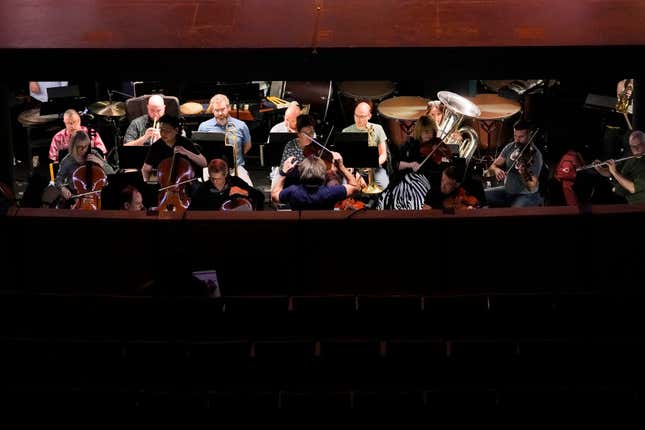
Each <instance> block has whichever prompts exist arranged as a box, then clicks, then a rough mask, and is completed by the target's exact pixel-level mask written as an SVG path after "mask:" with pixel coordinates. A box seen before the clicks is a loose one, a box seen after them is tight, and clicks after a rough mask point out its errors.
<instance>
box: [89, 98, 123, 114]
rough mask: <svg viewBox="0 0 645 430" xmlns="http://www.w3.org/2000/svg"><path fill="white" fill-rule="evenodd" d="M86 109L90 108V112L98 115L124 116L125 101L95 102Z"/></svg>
mask: <svg viewBox="0 0 645 430" xmlns="http://www.w3.org/2000/svg"><path fill="white" fill-rule="evenodd" d="M88 109H89V110H90V112H92V113H94V114H96V115H100V116H109V117H121V116H125V103H123V102H108V101H102V102H96V103H92V104H91V105H89V106H88Z"/></svg>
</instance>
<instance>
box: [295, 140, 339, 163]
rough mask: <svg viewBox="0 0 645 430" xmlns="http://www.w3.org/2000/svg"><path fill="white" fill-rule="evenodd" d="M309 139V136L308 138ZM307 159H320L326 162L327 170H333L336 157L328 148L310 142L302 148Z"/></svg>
mask: <svg viewBox="0 0 645 430" xmlns="http://www.w3.org/2000/svg"><path fill="white" fill-rule="evenodd" d="M307 137H309V136H307ZM302 153H303V154H304V156H305V158H309V157H318V158H320V159H321V160H323V161H324V162H325V166H326V168H327V170H331V169H332V166H333V165H334V156H333V155H332V153H331V152H329V150H328V149H327V148H326V147H323V146H318V145H317V144H316V143H314V142H312V141H311V140H310V141H309V144H307V146H305V147H304V148H302Z"/></svg>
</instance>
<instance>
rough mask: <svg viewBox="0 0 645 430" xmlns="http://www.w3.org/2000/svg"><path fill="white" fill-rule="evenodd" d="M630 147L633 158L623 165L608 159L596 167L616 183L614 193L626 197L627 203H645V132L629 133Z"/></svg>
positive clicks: (635, 131)
mask: <svg viewBox="0 0 645 430" xmlns="http://www.w3.org/2000/svg"><path fill="white" fill-rule="evenodd" d="M629 149H630V150H631V152H632V155H631V156H632V158H630V159H628V160H625V161H624V163H623V164H622V165H621V166H617V165H616V161H614V160H607V161H606V162H604V163H603V164H601V165H599V166H597V167H595V169H596V171H597V172H598V173H600V174H601V175H602V176H605V177H607V178H610V180H611V181H612V182H613V183H614V193H616V194H617V195H619V196H621V197H624V198H625V199H626V200H627V203H629V204H636V203H645V133H643V132H642V131H640V130H634V131H633V132H632V133H631V134H630V135H629ZM596 162H598V160H596ZM605 166H606V167H605Z"/></svg>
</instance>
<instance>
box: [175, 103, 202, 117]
mask: <svg viewBox="0 0 645 430" xmlns="http://www.w3.org/2000/svg"><path fill="white" fill-rule="evenodd" d="M179 112H181V113H182V114H183V115H199V114H200V113H202V112H204V106H203V105H202V104H201V103H195V102H187V103H184V104H182V105H181V106H179Z"/></svg>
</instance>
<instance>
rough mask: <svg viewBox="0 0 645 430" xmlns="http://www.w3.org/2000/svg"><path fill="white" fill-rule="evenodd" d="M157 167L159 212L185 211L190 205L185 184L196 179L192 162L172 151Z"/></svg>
mask: <svg viewBox="0 0 645 430" xmlns="http://www.w3.org/2000/svg"><path fill="white" fill-rule="evenodd" d="M157 169H158V176H159V185H160V189H159V207H158V210H159V212H162V211H169V212H177V213H183V212H185V211H186V209H188V206H189V205H190V198H189V197H188V194H187V193H186V184H188V183H189V182H192V181H194V180H195V179H196V178H195V171H194V169H193V166H192V164H191V163H190V161H188V160H186V159H185V158H182V157H177V154H176V153H173V155H172V157H168V158H166V159H164V160H162V161H161V162H160V163H159V166H158V167H157Z"/></svg>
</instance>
